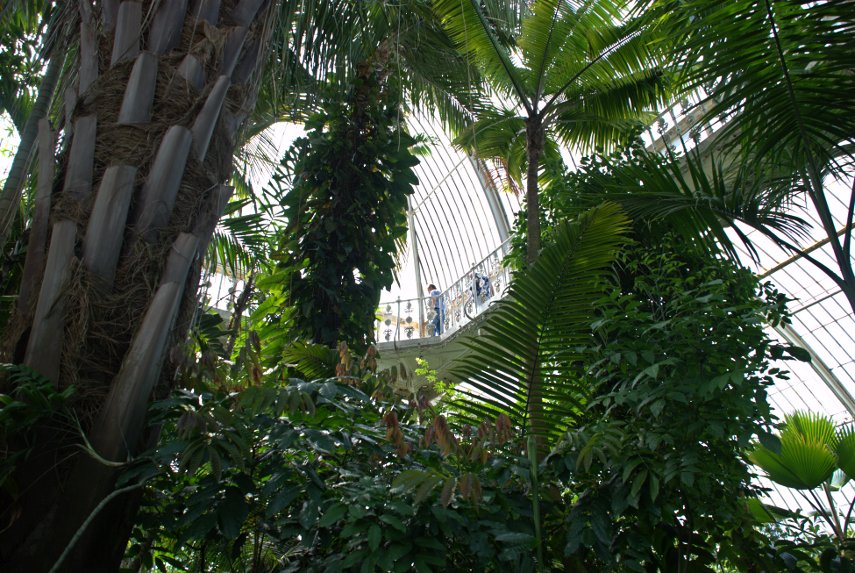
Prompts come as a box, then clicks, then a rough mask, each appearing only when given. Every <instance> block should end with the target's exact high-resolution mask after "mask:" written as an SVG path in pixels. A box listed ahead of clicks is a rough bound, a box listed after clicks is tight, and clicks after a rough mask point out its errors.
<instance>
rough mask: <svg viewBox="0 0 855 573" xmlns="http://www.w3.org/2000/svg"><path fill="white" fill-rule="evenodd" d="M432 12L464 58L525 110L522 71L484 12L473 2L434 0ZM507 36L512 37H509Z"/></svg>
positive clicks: (526, 102) (525, 98) (527, 100)
mask: <svg viewBox="0 0 855 573" xmlns="http://www.w3.org/2000/svg"><path fill="white" fill-rule="evenodd" d="M434 11H435V13H436V15H437V17H438V18H439V19H440V20H441V21H442V23H443V26H444V27H445V30H446V31H447V33H448V35H449V36H450V37H451V39H452V41H453V42H454V43H455V45H456V46H457V47H458V49H459V50H460V51H461V53H463V54H465V55H466V56H467V57H469V58H472V60H473V61H475V62H477V66H478V67H479V68H480V69H481V71H482V73H483V74H484V76H485V77H486V78H487V79H488V80H489V81H490V83H491V84H492V85H493V86H494V88H495V89H498V90H500V91H501V92H502V93H503V95H511V94H513V95H514V99H515V100H516V101H518V102H519V103H520V105H524V106H526V107H527V108H528V107H529V106H530V105H531V104H530V102H529V99H528V97H527V93H526V90H525V85H524V81H523V76H522V72H521V71H520V69H519V68H518V67H517V66H516V65H515V64H514V62H513V61H512V59H511V49H510V46H509V45H508V44H507V40H506V39H505V40H504V41H503V38H502V32H508V31H507V30H502V29H500V28H497V27H496V26H495V21H493V20H491V19H490V18H489V17H488V16H489V15H488V13H487V12H486V11H485V10H484V8H483V7H482V6H481V4H480V2H477V1H475V0H436V2H434ZM510 37H513V36H512V35H510Z"/></svg>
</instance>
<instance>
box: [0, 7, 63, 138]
mask: <svg viewBox="0 0 855 573" xmlns="http://www.w3.org/2000/svg"><path fill="white" fill-rule="evenodd" d="M51 10H52V3H51V2H48V1H46V0H13V1H10V2H4V5H3V6H0V70H3V74H2V75H0V111H6V112H8V113H9V116H10V117H11V118H12V121H13V123H14V124H15V128H16V129H17V130H18V132H19V133H20V132H21V131H22V130H23V128H24V123H25V122H26V120H27V116H28V115H29V113H30V107H31V106H32V104H33V101H34V99H35V92H36V89H37V88H38V85H39V83H40V77H41V70H42V64H43V60H42V59H41V54H40V53H39V52H40V50H41V48H42V46H41V42H42V35H43V33H44V31H45V28H46V22H47V21H48V20H49V19H50V12H51Z"/></svg>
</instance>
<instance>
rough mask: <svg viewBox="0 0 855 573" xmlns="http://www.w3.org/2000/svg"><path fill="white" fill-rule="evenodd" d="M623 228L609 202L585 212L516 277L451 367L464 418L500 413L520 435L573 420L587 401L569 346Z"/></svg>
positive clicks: (588, 318)
mask: <svg viewBox="0 0 855 573" xmlns="http://www.w3.org/2000/svg"><path fill="white" fill-rule="evenodd" d="M628 226H629V220H628V219H627V217H626V216H625V215H624V214H623V212H621V210H620V209H619V208H618V207H617V206H616V205H614V204H604V205H602V206H600V207H597V208H594V209H591V210H590V211H588V212H587V213H585V214H583V215H582V216H581V217H579V219H578V220H577V221H574V222H571V223H566V224H564V225H563V226H562V228H561V229H560V231H559V232H558V233H556V238H555V243H554V244H552V245H550V246H548V247H546V248H545V249H544V250H543V252H542V253H541V256H540V257H539V259H538V261H537V263H536V264H535V265H534V266H533V267H531V268H530V269H529V270H528V271H527V272H526V273H525V274H519V275H517V276H516V277H515V278H514V280H513V282H512V283H511V286H510V290H509V294H508V295H507V296H506V297H505V298H504V299H503V300H502V301H500V302H499V303H498V304H497V305H496V306H495V309H494V310H492V311H491V312H490V313H489V314H488V315H487V317H486V318H485V320H484V323H483V324H482V325H481V327H480V329H479V331H480V334H479V335H478V338H477V339H476V338H474V337H471V338H469V339H466V340H464V341H463V343H462V344H463V345H464V346H465V347H466V348H467V349H468V352H467V353H466V354H465V355H464V356H463V357H461V358H459V359H458V360H456V361H455V362H454V364H453V365H452V366H451V367H450V369H449V371H450V373H451V375H452V376H453V377H454V378H455V379H457V380H458V381H459V382H461V383H465V384H463V385H462V386H459V387H458V389H459V390H460V391H461V392H462V393H463V394H465V395H466V396H467V399H465V400H464V401H462V402H461V403H460V407H461V409H463V410H464V411H465V412H467V414H465V415H464V417H467V418H469V419H470V421H473V422H477V421H479V420H483V419H493V418H495V417H496V415H497V414H498V413H505V414H507V415H508V416H509V417H510V418H511V420H513V421H514V422H515V424H517V425H518V426H519V427H521V428H522V430H523V431H524V432H530V431H531V432H534V433H536V434H539V435H541V436H542V437H544V438H545V439H547V440H549V439H553V438H555V437H557V436H559V435H560V434H561V433H562V432H563V430H564V429H566V428H567V426H568V424H570V423H572V421H573V420H574V419H575V418H576V417H577V415H578V414H579V413H580V412H581V410H582V409H583V408H584V404H585V401H586V398H587V394H586V390H585V388H583V387H582V386H581V384H580V382H579V377H578V373H577V372H576V371H575V370H574V356H575V354H574V352H575V351H574V346H576V344H577V342H582V341H584V340H586V339H587V337H589V336H590V324H591V322H592V321H593V320H594V316H593V304H592V302H593V301H594V300H595V299H596V298H598V297H599V296H601V295H602V291H601V286H600V284H599V279H600V278H601V277H603V276H604V275H605V273H606V272H608V270H609V268H610V265H611V263H612V261H613V259H614V256H615V254H616V252H617V250H618V249H619V248H620V246H621V245H622V244H624V242H625V241H626V237H625V233H626V231H627V229H628ZM537 402H540V404H537ZM532 413H533V414H532ZM532 415H534V417H535V419H534V420H533V419H532Z"/></svg>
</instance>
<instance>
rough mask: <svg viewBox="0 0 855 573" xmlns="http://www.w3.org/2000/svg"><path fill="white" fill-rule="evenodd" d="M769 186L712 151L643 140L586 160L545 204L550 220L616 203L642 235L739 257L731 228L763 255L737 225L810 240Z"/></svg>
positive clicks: (774, 235)
mask: <svg viewBox="0 0 855 573" xmlns="http://www.w3.org/2000/svg"><path fill="white" fill-rule="evenodd" d="M769 183H770V182H769V181H768V180H766V179H763V178H759V177H757V175H756V173H749V172H746V171H740V170H738V169H736V168H735V167H734V166H733V165H732V164H730V163H727V162H726V161H725V160H724V159H723V158H721V157H719V156H718V155H716V154H715V153H713V152H709V153H707V154H706V155H705V156H704V157H703V158H701V157H700V156H699V155H698V154H697V153H696V152H694V151H691V152H690V153H689V154H688V155H684V156H680V157H677V156H674V155H673V154H669V155H667V156H665V155H660V154H658V153H654V152H651V151H649V150H646V149H645V148H643V147H642V145H641V143H640V142H636V143H635V144H633V145H631V146H629V147H627V148H626V149H624V150H622V151H619V152H615V153H613V154H610V155H604V154H594V155H592V156H590V157H584V158H583V159H582V160H581V161H580V162H579V164H578V169H577V170H576V171H575V172H572V173H568V174H566V175H565V176H564V177H563V179H561V180H560V181H556V182H553V184H552V185H550V186H549V187H548V188H547V189H546V190H545V197H544V205H545V211H546V212H547V213H548V215H547V217H548V220H550V221H551V220H554V219H556V218H560V217H562V216H563V214H564V213H567V212H573V211H576V210H579V209H585V208H588V207H591V206H594V205H598V204H600V203H601V202H602V201H613V202H615V203H618V204H619V205H621V207H623V208H624V209H625V210H626V212H627V213H628V214H629V215H630V217H631V218H632V219H633V222H634V228H635V231H636V233H637V234H639V235H647V236H651V235H652V236H656V235H658V234H661V233H663V232H672V233H676V234H678V235H679V236H680V237H681V239H682V240H684V241H685V242H687V243H688V244H695V245H698V247H699V248H702V249H704V250H706V251H708V252H711V253H717V252H724V253H726V254H727V255H728V256H730V257H732V258H733V259H734V260H736V258H737V252H736V248H735V246H734V243H733V240H732V239H731V237H730V235H729V234H728V232H727V231H728V230H733V231H734V232H735V233H736V235H737V236H738V237H739V239H740V240H741V241H742V242H743V243H744V244H745V246H746V248H748V249H749V251H750V252H752V253H755V252H756V251H755V248H754V246H753V244H752V242H751V240H750V238H749V237H748V236H746V235H745V234H744V233H743V232H742V231H741V230H740V229H739V227H736V226H734V223H736V222H738V223H742V224H744V225H746V226H748V227H751V228H753V229H756V230H757V231H759V232H761V233H763V234H764V235H766V236H767V237H769V238H770V239H772V240H774V241H776V242H780V241H784V242H796V241H798V240H799V238H801V237H804V236H805V232H806V226H807V223H806V222H805V221H804V220H802V219H800V218H798V217H796V216H794V215H792V214H789V213H788V212H787V208H786V206H784V205H781V203H780V194H779V192H776V191H775V190H774V189H770V188H769V187H768V184H769Z"/></svg>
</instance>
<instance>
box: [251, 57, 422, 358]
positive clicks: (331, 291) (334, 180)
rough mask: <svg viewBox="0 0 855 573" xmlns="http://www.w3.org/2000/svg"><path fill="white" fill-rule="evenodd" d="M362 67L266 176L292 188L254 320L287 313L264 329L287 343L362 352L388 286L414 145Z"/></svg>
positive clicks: (383, 89) (385, 90)
mask: <svg viewBox="0 0 855 573" xmlns="http://www.w3.org/2000/svg"><path fill="white" fill-rule="evenodd" d="M363 66H364V69H363V72H364V73H363V74H362V75H360V76H359V78H358V79H357V80H356V82H355V83H354V85H353V86H352V87H351V90H350V92H349V94H347V96H346V97H345V98H344V99H343V100H342V99H341V98H340V97H339V98H335V97H331V99H330V100H328V102H327V104H326V105H325V108H324V110H323V111H322V112H319V113H318V114H316V115H314V116H313V117H312V118H311V119H310V120H309V121H308V122H307V124H306V128H307V131H308V134H307V136H306V137H304V138H301V139H299V140H297V141H296V142H295V144H294V146H293V147H292V148H291V150H290V151H289V153H288V155H287V156H286V158H285V159H284V160H283V163H282V165H281V166H280V168H279V170H278V171H277V173H276V174H275V175H274V181H275V183H274V184H275V185H280V186H281V185H287V184H289V183H290V184H291V185H292V187H291V189H290V190H289V191H288V192H287V194H283V195H284V199H283V202H282V207H283V210H284V216H285V217H286V218H287V224H286V225H285V227H284V229H283V230H282V233H281V235H280V243H279V245H278V248H277V250H276V252H275V253H274V255H273V258H274V260H275V261H277V263H276V268H275V270H273V271H272V272H271V273H269V274H267V275H266V276H264V277H262V278H260V279H259V283H258V284H259V286H260V287H261V288H262V289H264V290H265V291H266V292H267V293H268V295H269V296H271V297H272V299H274V301H275V302H272V303H270V304H267V305H263V306H264V308H263V309H260V311H259V312H273V313H276V312H278V311H279V310H280V309H283V308H284V307H290V309H292V310H290V311H282V314H281V315H280V316H279V317H278V318H273V319H272V321H271V322H274V323H278V325H279V327H285V328H286V329H287V330H288V332H289V334H290V338H291V339H292V340H294V339H306V340H311V341H313V342H317V343H321V344H325V345H327V346H330V347H332V346H335V344H336V343H337V342H338V341H340V340H343V341H346V342H347V343H348V344H349V345H350V346H352V347H354V348H356V349H357V350H364V349H365V348H366V347H367V345H368V342H369V341H370V338H371V336H372V332H373V323H374V314H375V310H376V307H377V304H378V303H379V296H380V292H381V290H382V289H383V288H387V287H389V286H390V285H391V284H392V280H393V273H394V268H395V263H396V258H397V254H396V253H397V248H398V243H399V242H400V241H401V240H403V238H404V237H405V235H406V228H407V227H406V208H407V197H408V196H409V195H410V194H412V192H413V186H414V185H416V184H417V183H418V180H417V179H416V177H415V175H414V173H413V167H415V166H416V165H417V163H418V159H417V158H416V157H415V155H414V154H413V153H412V152H411V147H412V146H413V145H414V143H415V140H414V138H412V137H411V136H410V135H409V134H407V132H406V130H405V129H404V126H403V125H402V123H401V121H400V116H399V108H398V104H397V100H396V96H395V94H394V93H393V90H392V87H391V86H386V85H384V84H383V83H382V82H383V78H382V76H381V75H380V74H381V71H382V70H381V71H377V70H375V69H374V67H373V65H372V64H370V63H367V64H363ZM331 95H332V94H331Z"/></svg>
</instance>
